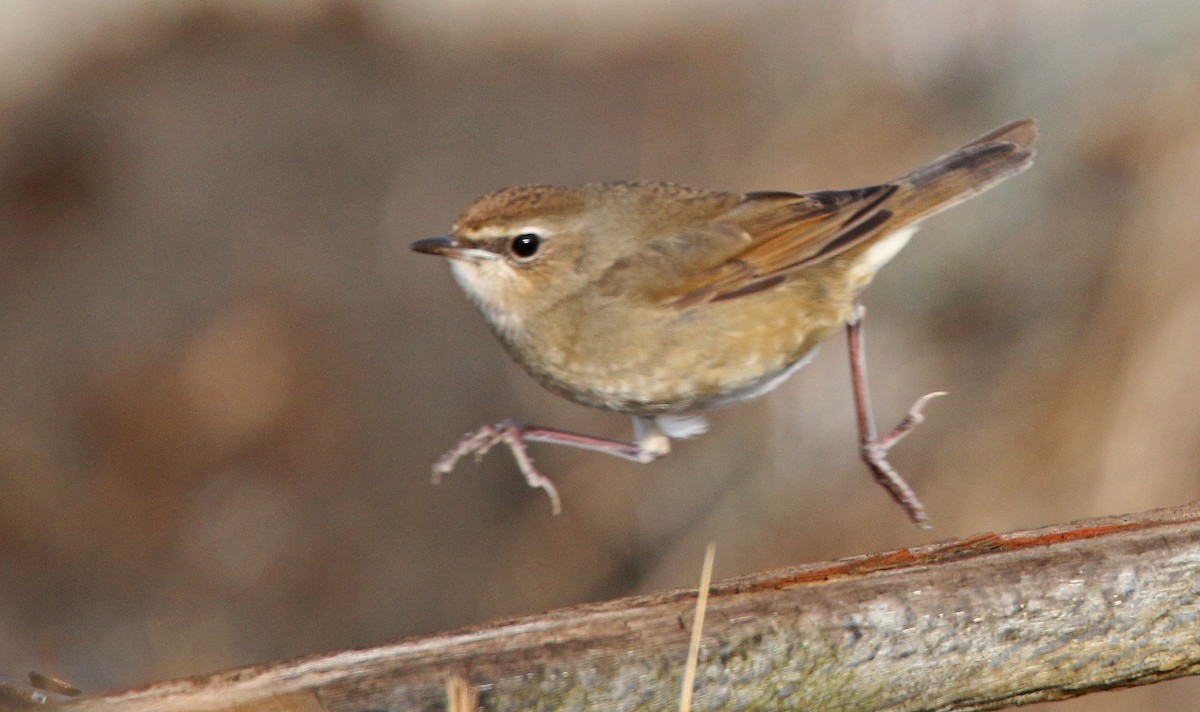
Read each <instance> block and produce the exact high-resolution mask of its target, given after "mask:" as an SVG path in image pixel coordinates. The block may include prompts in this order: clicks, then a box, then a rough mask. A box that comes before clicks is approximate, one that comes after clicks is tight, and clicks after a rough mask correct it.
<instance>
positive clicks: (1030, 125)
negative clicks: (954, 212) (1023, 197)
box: [888, 119, 1038, 223]
mask: <svg viewBox="0 0 1200 712" xmlns="http://www.w3.org/2000/svg"><path fill="white" fill-rule="evenodd" d="M1037 135H1038V132H1037V125H1036V124H1035V122H1034V120H1033V119H1020V120H1018V121H1013V122H1012V123H1008V124H1005V125H1004V126H1001V127H1000V128H998V129H995V130H994V131H992V132H990V133H988V134H985V135H983V136H980V137H979V138H977V139H975V140H974V141H972V142H970V143H968V144H967V145H965V146H963V147H961V148H958V149H956V150H954V151H951V152H950V153H947V154H946V155H944V156H942V157H941V158H938V159H937V160H935V161H933V162H931V163H928V164H926V165H924V166H922V167H920V168H918V169H916V170H915V171H913V172H912V173H909V174H908V175H906V176H904V177H903V178H898V179H897V180H895V181H893V183H894V184H896V185H897V186H898V187H900V188H901V190H899V191H897V195H896V196H895V197H894V198H893V199H892V200H890V201H888V202H889V203H890V204H889V205H888V207H889V208H890V209H891V210H893V211H894V212H895V213H896V215H897V217H898V218H899V219H901V220H903V221H904V222H906V223H915V222H917V221H919V220H923V219H925V218H927V217H929V216H930V215H933V214H934V213H939V212H941V211H943V210H945V209H946V208H949V207H951V206H954V205H957V204H958V203H961V202H962V201H964V200H966V199H967V198H970V197H971V196H973V195H978V194H979V193H982V192H983V191H985V190H987V189H988V188H991V187H992V186H993V185H996V184H997V183H999V182H1000V181H1002V180H1004V179H1005V178H1008V177H1010V176H1013V175H1016V174H1017V173H1020V172H1021V171H1023V170H1025V169H1026V168H1029V166H1030V165H1032V163H1033V154H1034V150H1033V142H1034V141H1035V140H1036V139H1037Z"/></svg>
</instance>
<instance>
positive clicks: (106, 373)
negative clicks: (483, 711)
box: [0, 0, 1200, 710]
mask: <svg viewBox="0 0 1200 712" xmlns="http://www.w3.org/2000/svg"><path fill="white" fill-rule="evenodd" d="M1197 37H1200V4H1197V3H1195V2H1192V1H1191V0H1177V1H1175V2H1159V3H1153V4H1149V3H1132V2H1130V3H1123V2H1091V3H1062V2H1059V1H1058V0H1028V1H1016V0H1012V1H998V0H996V1H977V2H972V3H963V2H957V1H956V0H946V1H942V2H920V1H916V0H892V1H888V2H832V1H830V2H823V3H817V2H811V3H804V4H798V3H787V2H773V1H771V0H761V1H757V2H745V3H727V2H723V1H719V0H709V1H707V2H690V3H689V2H683V1H682V0H677V1H667V0H661V1H658V2H650V3H639V2H633V1H632V0H622V1H618V0H614V1H613V2H609V3H604V4H594V3H587V2H582V1H579V2H572V3H553V2H548V1H547V0H521V1H520V2H509V3H504V4H499V3H490V2H487V1H486V0H460V1H459V2H454V3H444V2H434V1H433V0H427V1H425V2H417V1H416V0H409V1H403V0H395V1H391V2H384V1H382V0H381V1H376V2H369V1H368V0H360V1H357V2H356V1H352V0H342V1H336V0H312V1H310V2H280V1H276V2H268V1H266V0H259V1H256V2H244V1H243V2H217V1H215V0H209V1H208V2H201V1H189V2H170V1H169V0H159V1H157V2H155V1H150V0H141V1H134V0H125V1H124V2H111V1H103V0H70V1H67V0H63V1H61V2H56V3H44V2H41V1H40V0H8V2H6V3H4V4H3V5H0V68H2V70H3V71H0V307H2V308H0V674H4V675H8V676H9V677H11V678H18V677H20V676H22V675H23V673H24V671H26V670H28V669H38V670H42V671H44V672H47V673H51V674H56V675H60V676H63V677H65V678H67V679H68V680H70V681H71V682H73V683H75V684H76V685H78V686H80V687H83V688H85V689H89V690H95V689H100V688H108V687H123V686H128V685H132V684H135V683H141V682H145V681H149V680H152V679H156V678H161V677H166V676H179V675H186V674H192V673H200V672H205V671H210V670H214V669H218V668H225V667H230V666H234V665H240V664H245V663H251V662H258V661H265V660H270V659H277V658H281V657H287V656H294V655H299V654H305V653H312V652H319V651H323V650H329V649H333V648H337V647H344V646H363V645H370V644H375V643H380V642H383V641H386V640H389V639H393V638H396V637H398V636H403V635H410V634H417V633H422V632H429V631H434V630H441V629H447V628H451V627H455V626H459V625H463V624H468V623H474V622H482V621H486V620H489V619H492V618H495V617H497V616H502V615H510V614H521V613H532V612H538V611H542V610H545V609H547V608H550V607H555V606H563V605H568V604H572V603H578V602H582V601H592V600H598V599H604V598H609V597H613V596H618V595H623V594H629V593H633V592H638V591H647V590H654V589H659V588H664V587H678V586H691V585H694V581H695V579H696V577H697V572H698V569H699V565H700V559H701V556H702V550H703V546H704V543H705V542H707V541H709V540H712V541H715V542H716V544H717V564H716V569H717V575H718V576H730V575H734V574H740V573H746V572H750V571H754V570H759V569H764V568H769V567H774V566H781V565H786V564H793V563H799V562H808V561H815V560H821V559H826V558H831V557H839V556H846V555H851V554H860V553H866V552H873V551H882V550H887V549H892V548H896V547H900V546H908V545H914V544H919V543H922V542H928V541H933V540H937V539H945V538H950V537H955V536H960V535H966V534H970V533H975V532H980V531H989V530H990V531H1002V530H1009V529H1014V528H1019V527H1031V526H1036V525H1040V524H1046V523H1051V522H1065V521H1069V520H1072V519H1075V518H1080V517H1088V516H1094V515H1104V514H1116V513H1122V512H1128V511H1135V510H1139V509H1145V508H1150V507H1155V506H1162V505H1172V504H1179V503H1182V502H1185V501H1188V500H1191V499H1193V498H1195V497H1196V496H1197V491H1198V489H1200V468H1198V467H1197V464H1198V463H1200V398H1198V397H1197V393H1198V392H1200V359H1197V357H1196V354H1197V351H1200V285H1198V283H1197V280H1196V277H1195V275H1196V274H1197V273H1198V272H1200V203H1198V201H1197V198H1196V195H1197V193H1198V192H1200V123H1197V121H1196V118H1195V117H1196V108H1197V107H1198V106H1200V42H1198V41H1197V39H1196V38H1197ZM1023 116H1034V117H1036V118H1038V119H1039V121H1040V122H1041V127H1042V132H1043V138H1042V141H1041V143H1040V145H1039V149H1040V154H1039V158H1038V162H1037V164H1036V165H1035V167H1034V169H1033V170H1032V171H1030V172H1029V173H1027V174H1025V175H1022V176H1020V177H1019V178H1017V179H1014V180H1013V181H1011V182H1009V183H1006V184H1005V185H1004V186H1002V187H1000V188H998V189H996V190H995V191H993V192H991V193H989V194H987V195H986V196H984V197H981V198H979V199H976V200H974V201H971V202H970V203H968V204H966V205H963V206H961V207H959V208H956V209H955V210H953V211H951V212H950V213H947V214H945V215H942V216H939V217H937V218H935V219H933V220H931V221H930V222H929V223H927V224H926V225H925V227H924V228H923V229H922V231H921V233H920V234H919V235H918V238H917V239H916V240H914V242H913V244H912V245H911V246H910V247H909V249H908V250H907V251H906V252H904V253H903V254H902V255H901V256H900V257H899V258H897V259H896V260H895V261H894V262H893V264H892V265H891V266H890V267H889V268H888V269H887V270H885V271H884V272H883V273H882V275H881V277H880V278H879V279H878V280H877V282H876V284H875V285H874V286H872V288H871V289H870V290H869V291H868V292H867V294H866V303H867V305H868V306H869V308H870V310H871V314H870V317H869V319H868V334H869V340H870V351H869V356H870V364H871V368H872V376H873V387H874V395H875V400H876V410H877V413H878V415H879V418H880V420H881V425H890V424H891V423H893V422H895V420H896V419H898V418H899V417H900V415H901V414H902V413H903V411H904V409H905V408H906V407H907V406H908V404H909V403H910V402H911V401H912V399H913V398H915V397H916V396H918V395H920V394H921V393H924V392H926V391H929V390H935V389H944V390H947V391H949V392H950V396H949V397H947V398H944V399H941V400H939V401H936V402H935V403H933V404H931V406H930V408H929V416H930V418H929V421H928V422H927V424H926V425H924V426H922V428H920V429H919V430H918V431H917V432H916V434H914V435H913V437H912V438H911V439H910V440H908V441H906V442H905V443H904V444H903V445H902V446H900V447H899V448H898V449H897V450H896V451H894V454H893V458H892V459H893V462H894V463H895V464H896V465H897V467H898V468H899V469H900V470H901V472H903V473H904V474H905V475H906V476H907V477H908V479H909V481H910V482H912V483H913V485H914V486H915V487H916V489H917V490H918V492H919V493H920V494H921V496H922V498H923V499H924V501H925V502H926V504H927V505H928V506H929V509H930V512H931V515H932V517H933V520H934V523H935V525H936V529H935V530H934V531H933V532H931V533H926V532H922V531H920V530H917V529H915V528H914V527H912V526H911V525H909V524H908V523H907V522H906V521H905V519H904V517H903V515H902V513H901V512H900V511H899V509H898V508H897V507H896V506H895V505H894V504H893V503H892V502H891V500H890V499H889V498H888V497H887V496H886V495H885V494H884V492H883V491H882V490H880V489H879V488H878V487H877V486H876V485H875V484H874V483H873V482H872V481H871V479H870V477H869V476H868V474H867V472H866V470H865V469H864V467H863V466H862V464H861V463H860V462H859V461H858V460H857V456H856V451H855V437H856V436H855V430H854V421H853V416H852V411H851V400H850V395H849V394H850V388H849V381H848V375H847V363H846V358H845V348H844V342H843V340H842V339H840V338H839V339H835V340H833V341H831V342H830V343H828V344H827V345H826V346H825V347H824V349H823V352H822V354H821V355H820V356H819V357H818V358H817V360H816V361H815V362H814V363H813V364H812V365H811V366H809V367H808V368H806V369H805V370H803V371H801V372H800V374H799V375H798V376H797V377H795V378H794V379H792V380H791V381H790V382H789V383H787V384H786V385H785V386H783V387H781V388H780V389H778V390H777V391H776V392H774V393H772V394H771V395H770V396H768V397H767V398H765V399H762V400H760V401H758V402H756V403H753V404H749V405H744V406H740V407H735V408H732V409H729V410H727V411H723V412H720V413H718V414H716V415H715V417H714V418H713V429H712V431H711V432H710V433H709V434H708V435H707V436H705V437H704V438H701V439H699V440H696V441H693V442H686V443H681V444H678V445H677V447H676V451H675V452H674V453H673V454H672V455H671V457H669V458H668V459H666V460H665V461H662V462H660V463H657V464H654V465H651V466H637V465H632V464H626V463H622V462H617V461H614V460H612V459H609V458H605V457H602V456H599V455H595V454H590V453H584V452H576V451H569V450H562V449H554V448H545V447H540V448H537V449H536V450H535V456H536V457H537V458H538V462H539V463H540V465H541V466H542V467H543V468H544V470H545V471H546V472H548V473H549V474H551V475H552V476H553V477H554V478H555V480H556V481H557V483H558V485H559V488H560V490H561V492H562V494H563V496H564V498H565V512H564V514H563V516H561V517H558V518H552V517H551V516H550V509H549V505H548V502H547V500H546V498H545V497H544V496H543V495H542V494H541V493H540V492H536V491H532V490H529V489H527V488H526V487H525V486H524V484H523V483H522V481H521V479H520V477H519V475H518V474H517V473H516V470H515V468H514V467H513V464H512V461H511V459H510V458H509V457H508V455H507V454H506V453H505V452H503V451H501V450H497V451H496V452H494V453H492V454H490V455H489V456H488V457H486V458H485V459H484V461H483V462H482V464H481V465H479V466H475V465H473V464H471V463H470V462H467V463H464V465H462V466H461V467H460V469H459V470H458V471H457V472H455V473H454V474H453V475H452V476H450V477H449V478H448V480H447V481H446V482H445V483H444V485H443V486H442V487H440V488H435V487H432V486H430V485H429V482H428V478H429V477H428V468H429V465H430V463H432V461H433V460H434V458H435V457H436V456H437V455H438V454H440V453H441V452H442V451H443V450H444V449H445V448H446V447H448V446H449V445H450V444H451V443H452V442H453V441H454V440H455V439H456V438H457V437H458V436H459V435H460V434H461V433H462V432H464V431H466V430H467V429H469V428H472V427H474V426H476V425H478V424H480V423H483V422H485V421H489V420H494V419H498V418H501V417H505V416H514V417H518V418H521V419H525V420H529V421H532V422H537V423H540V424H546V425H553V426H559V427H566V428H571V429H577V430H581V431H585V432H590V433H596V434H604V435H609V436H619V437H625V436H626V435H627V434H628V427H629V425H628V421H627V419H626V418H624V417H622V416H618V415H613V414H606V413H600V412H592V411H589V410H586V409H584V408H580V407H577V406H574V405H571V404H568V403H566V402H563V401H561V400H558V399H557V398H555V397H554V396H552V395H550V394H548V393H545V392H543V391H541V390H540V389H539V388H538V387H537V386H536V385H535V384H533V382H532V381H530V380H529V379H527V378H526V377H525V376H524V375H523V374H522V373H520V372H519V371H518V370H517V369H516V367H514V366H513V365H512V364H510V363H509V362H508V360H507V358H506V357H505V355H504V353H503V352H502V350H501V349H500V347H499V346H498V345H497V344H496V343H495V342H494V340H493V339H492V337H491V336H490V334H489V333H488V332H487V330H486V329H485V327H484V325H483V323H482V319H481V318H480V317H479V316H478V315H477V314H476V313H475V312H474V310H473V308H472V307H471V306H470V305H469V304H468V303H467V301H466V300H465V298H463V296H462V295H461V294H460V293H459V291H458V289H457V287H456V285H454V283H453V282H452V280H451V279H450V277H449V275H448V273H447V270H446V269H445V267H444V265H442V264H440V263H439V262H438V261H435V260H433V259H431V258H428V257H422V256H418V255H414V254H412V253H410V252H408V250H407V244H408V242H409V241H411V240H413V239H416V238H419V237H426V236H430V235H436V234H440V233H442V232H444V231H445V230H446V228H447V227H448V226H449V225H450V223H451V222H452V221H453V220H454V218H455V217H456V216H457V214H458V212H459V210H461V208H462V207H464V206H465V205H466V204H467V203H468V202H469V201H470V200H472V199H473V198H475V197H476V196H477V195H479V194H481V193H484V192H487V191H489V190H492V189H494V188H497V187H500V186H504V185H508V184H513V183H523V182H560V183H580V182H585V181H591V180H604V179H617V178H654V179H669V180H674V181H680V182H686V183H692V184H697V185H702V186H708V187H720V188H727V189H735V190H766V189H784V190H809V189H819V188H835V187H855V186H859V185H865V184H869V183H874V182H878V181H880V180H883V179H887V178H891V177H893V176H895V175H898V174H900V173H903V172H905V171H907V170H908V169H910V168H912V167H914V166H916V165H917V164H919V163H921V162H924V161H926V160H928V159H931V158H933V157H934V156H937V155H939V154H941V153H942V152H944V151H946V150H949V149H951V148H954V147H956V146H958V145H959V144H961V143H964V142H966V141H967V140H969V139H971V138H973V137H975V136H976V135H978V134H980V133H983V132H984V131H986V130H989V129H991V128H992V127H994V126H996V125H998V124H1000V123H1002V122H1004V121H1007V120H1010V119H1014V118H1019V117H1023ZM535 447H536V446H535ZM1197 694H1200V686H1198V685H1197V684H1196V683H1195V682H1192V681H1183V682H1176V683H1169V684H1164V685H1158V686H1155V687H1153V688H1147V689H1144V690H1137V691H1133V692H1123V693H1110V694H1106V695H1101V696H1092V697H1089V698H1086V700H1080V701H1076V702H1071V703H1064V704H1061V705H1058V706H1056V707H1055V709H1059V710H1084V709H1088V710H1118V709H1119V710H1134V709H1153V710H1168V709H1171V710H1177V709H1200V706H1197V704H1196V703H1195V702H1194V701H1193V700H1194V699H1195V698H1196V695H1197Z"/></svg>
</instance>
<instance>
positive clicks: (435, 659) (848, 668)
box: [60, 507, 1200, 712]
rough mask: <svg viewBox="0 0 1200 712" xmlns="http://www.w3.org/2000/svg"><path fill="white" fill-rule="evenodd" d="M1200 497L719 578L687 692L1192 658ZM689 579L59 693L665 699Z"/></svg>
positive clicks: (717, 705) (811, 705) (758, 690)
mask: <svg viewBox="0 0 1200 712" xmlns="http://www.w3.org/2000/svg"><path fill="white" fill-rule="evenodd" d="M1198 581H1200V509H1196V508H1193V507H1183V508H1178V509H1172V510H1160V511H1155V512H1149V513H1145V514H1141V515H1136V516H1128V517H1119V518H1112V519H1104V520H1095V521H1088V522H1082V523H1077V524H1074V525H1067V526H1054V527H1047V528H1044V529H1039V530H1035V531H1030V532H1019V533H1014V534H1008V535H992V534H989V535H984V536H979V537H974V538H969V539H964V540H962V541H956V542H952V543H948V544H940V545H933V546H926V547H921V548H914V549H901V550H899V551H895V552H891V553H888V554H880V555H875V556H865V557H858V558H854V559H847V560H844V561H840V562H836V563H832V564H819V565H811V566H802V567H796V568H789V569H781V570H776V571H771V572H768V573H764V574H759V575H753V576H746V577H742V578H737V579H732V580H728V581H724V582H720V583H718V584H715V585H714V586H713V587H712V588H711V594H710V597H709V600H708V611H707V616H706V619H705V624H704V628H703V636H702V639H703V643H702V646H701V649H700V658H699V666H698V669H697V676H696V695H695V698H694V700H693V703H692V709H693V710H728V709H854V710H858V709H862V710H867V709H890V710H980V709H994V708H997V707H1003V706H1006V705H1012V704H1020V703H1027V702H1034V701H1042V700H1054V699H1060V698H1063V697H1070V696H1074V695H1080V694H1084V693H1086V692H1090V691H1093V690H1102V689H1110V688H1113V687H1121V686H1130V685H1140V684H1144V683H1148V682H1154V681H1157V680H1162V679H1166V678H1172V677H1178V676H1181V675H1188V674H1192V673H1194V672H1196V671H1197V669H1198V667H1200V586H1198V585H1197V582H1198ZM695 603H696V592H695V591H671V592H666V593H658V594H652V595H646V596H636V597H632V598H624V599H620V600H616V601H610V602H607V603H599V604H592V605H584V606H577V607H575V608H569V609H564V610H558V611H553V612H550V613H547V614H545V615H540V616H531V617H528V618H521V619H516V620H509V621H503V622H499V623H493V624H490V625H486V626H480V627H477V628H469V629H464V630H460V631H457V632H453V633H447V634H442V635H435V636H430V637H427V638H417V639H412V640H407V641H402V642H399V643H395V644H392V645H384V646H380V647H376V648H370V649H366V650H355V651H346V652H339V653H332V654H328V655H318V656H314V657H310V658H306V659H301V660H295V661H291V662H286V663H279V664H273V665H264V666H258V667H250V668H243V669H240V670H234V671H230V672H223V673H219V674H216V675H211V676H206V677H197V678H192V679H188V680H177V681H172V682H161V683H156V684H153V685H150V686H148V687H144V688H140V689H135V690H129V691H124V692H115V693H107V694H94V695H85V696H83V697H78V698H75V699H73V700H71V701H69V702H64V703H62V704H61V705H60V708H61V709H62V710H71V711H73V712H77V711H82V710H121V712H139V711H143V710H155V711H156V712H157V711H165V710H178V711H182V710H189V711H190V710H213V711H216V710H230V711H232V710H235V709H236V710H237V711H238V712H251V711H254V712H262V711H265V710H272V711H281V710H306V711H316V710H326V711H330V712H350V711H351V710H352V711H353V712H362V711H363V710H437V709H445V705H446V699H447V697H446V694H447V693H446V687H447V680H448V679H449V678H451V677H452V676H460V677H462V678H465V679H467V680H469V681H470V683H471V685H473V686H475V687H476V688H477V690H478V691H479V693H480V696H479V704H480V705H481V706H482V707H483V708H485V709H489V710H491V709H496V710H532V709H537V710H555V709H603V710H619V709H634V708H636V709H654V710H668V709H676V708H677V706H678V696H679V684H680V679H681V675H682V674H683V670H684V663H685V656H686V654H687V649H688V637H689V635H690V628H691V625H692V610H693V607H694V606H695Z"/></svg>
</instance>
